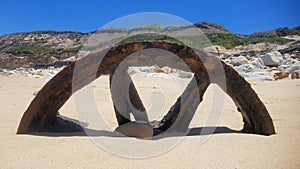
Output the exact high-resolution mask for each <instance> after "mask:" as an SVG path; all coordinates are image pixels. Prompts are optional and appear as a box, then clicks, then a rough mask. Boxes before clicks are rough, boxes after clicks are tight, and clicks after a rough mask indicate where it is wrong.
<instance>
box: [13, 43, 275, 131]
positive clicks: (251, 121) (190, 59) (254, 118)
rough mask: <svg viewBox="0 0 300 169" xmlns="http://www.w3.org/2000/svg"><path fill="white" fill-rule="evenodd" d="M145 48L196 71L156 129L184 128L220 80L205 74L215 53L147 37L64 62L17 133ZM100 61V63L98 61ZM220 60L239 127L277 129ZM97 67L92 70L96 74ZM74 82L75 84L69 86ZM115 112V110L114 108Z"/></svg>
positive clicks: (43, 123) (37, 125) (51, 117)
mask: <svg viewBox="0 0 300 169" xmlns="http://www.w3.org/2000/svg"><path fill="white" fill-rule="evenodd" d="M149 48H157V49H162V50H166V51H169V52H172V53H174V54H175V55H177V56H178V57H179V58H180V59H182V61H184V62H185V64H186V65H188V67H189V69H190V71H192V72H193V73H194V76H195V79H196V81H197V85H198V86H195V85H188V87H187V88H186V90H185V92H184V93H183V95H182V96H180V97H179V98H178V99H177V101H176V103H175V104H174V105H173V106H172V107H171V108H170V110H169V112H168V114H167V115H166V116H165V117H164V118H163V119H162V120H161V122H160V123H161V125H160V126H159V130H160V131H166V130H168V129H169V128H170V127H172V126H173V125H176V124H178V125H179V128H178V129H182V130H184V129H186V128H187V127H188V124H189V121H190V120H191V118H192V116H193V115H194V113H195V110H196V108H197V106H198V105H199V103H200V102H201V101H202V96H203V94H204V92H205V91H206V89H207V87H208V86H209V84H210V83H216V84H218V83H219V81H218V80H216V81H212V82H211V81H210V79H209V76H208V72H209V71H212V72H213V71H215V69H217V68H216V67H214V66H213V65H214V64H213V63H214V62H215V59H216V58H215V57H208V55H207V54H206V53H205V52H203V51H198V50H196V52H195V50H193V49H191V48H189V47H187V46H185V45H180V44H176V43H169V42H165V41H151V42H131V43H124V44H119V45H117V46H115V47H112V48H110V49H105V50H102V51H100V52H95V53H91V54H89V55H87V56H85V57H83V58H81V59H79V60H77V61H76V62H73V63H72V64H70V65H69V66H67V67H65V68H64V69H63V70H62V71H61V72H59V73H58V74H57V75H56V76H54V77H53V78H52V79H51V80H50V81H48V83H46V84H45V85H44V87H43V88H42V89H41V90H40V92H39V93H38V94H37V95H36V97H35V98H34V99H33V101H32V102H31V103H30V105H29V107H28V108H27V110H26V111H25V112H24V115H23V117H22V119H21V121H20V124H19V127H18V130H17V133H18V134H21V133H30V132H33V131H40V130H42V129H45V128H47V126H49V125H51V124H52V123H53V121H55V120H56V118H57V115H58V110H59V109H60V108H61V107H62V106H63V105H64V104H65V102H66V101H67V100H68V99H69V98H70V97H71V95H72V94H73V92H75V91H77V90H79V89H81V88H82V87H84V86H85V85H87V84H89V83H90V82H92V81H93V80H95V78H98V77H99V76H101V75H105V74H106V75H107V74H109V75H112V74H113V72H114V71H115V69H116V68H117V67H118V65H119V64H120V63H121V62H122V61H123V60H124V59H125V58H126V57H127V56H129V55H130V54H132V53H134V52H137V51H141V50H143V49H149ZM199 57H200V59H199ZM99 58H101V59H99ZM161 59H165V58H162V57H161V56H157V57H153V58H151V60H152V62H151V61H149V62H148V64H149V65H151V64H156V63H158V62H159V61H161ZM100 61H101V64H100V65H99V63H100ZM79 62H81V63H82V64H81V65H84V66H82V67H81V68H80V71H79V72H77V73H76V74H73V73H74V69H75V66H76V63H79ZM164 62H165V61H164ZM132 63H134V64H136V65H139V63H144V62H139V60H132ZM166 64H167V63H166ZM180 64H181V63H178V65H172V66H174V68H177V67H178V68H181V67H182V65H180ZM221 64H222V68H223V69H224V73H225V76H226V85H227V88H226V89H224V88H223V90H225V92H226V93H227V94H228V95H229V96H230V97H231V98H232V99H233V101H234V102H235V104H236V106H237V108H238V111H240V112H241V114H242V116H243V121H244V129H243V131H244V132H251V133H256V134H263V135H271V134H275V129H274V125H273V121H272V119H271V117H270V115H269V113H268V111H267V109H266V107H265V106H264V104H263V103H262V102H261V100H260V99H259V97H258V96H257V94H256V93H255V91H254V90H253V89H252V88H251V86H250V84H249V83H248V82H247V81H245V80H244V78H243V77H241V76H240V75H239V74H238V73H237V72H236V71H235V70H234V69H233V68H232V67H230V66H228V65H226V64H225V63H224V62H222V61H221ZM95 70H96V75H95V74H94V73H95V72H94V71H95ZM73 83H75V84H76V85H75V86H74V85H73V86H72V84H73ZM129 83H132V82H129ZM132 84H133V83H132ZM218 85H220V84H218ZM129 90H131V92H130V93H132V100H131V101H133V102H134V103H133V104H134V105H135V106H137V108H139V109H140V110H141V111H145V110H144V107H143V105H142V103H141V101H140V100H139V96H138V94H137V92H136V89H135V87H134V85H131V87H130V89H129ZM195 92H199V96H200V98H198V99H197V98H195ZM183 96H184V97H183ZM113 102H114V99H113ZM182 107H183V108H182ZM186 113H187V114H186ZM116 115H118V112H117V111H116ZM123 120H124V119H123ZM182 121H183V123H182ZM118 123H119V124H122V123H126V120H125V121H122V117H121V120H120V119H118ZM181 124H183V125H181Z"/></svg>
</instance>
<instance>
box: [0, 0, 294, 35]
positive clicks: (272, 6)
mask: <svg viewBox="0 0 300 169" xmlns="http://www.w3.org/2000/svg"><path fill="white" fill-rule="evenodd" d="M0 7H1V15H0V22H1V26H0V35H4V34H8V33H14V32H28V31H34V30H57V31H64V30H72V31H80V32H90V31H93V30H97V29H99V28H101V27H103V26H104V25H106V24H107V23H110V22H112V21H113V20H115V19H118V18H120V17H124V16H126V15H130V14H134V13H141V12H162V13H168V14H172V15H176V16H178V17H181V18H183V19H185V20H187V21H189V22H191V23H195V22H199V21H208V22H213V23H219V24H223V25H224V26H225V27H226V28H227V29H229V30H231V31H232V32H235V33H240V34H250V33H253V32H257V31H264V30H270V29H275V28H278V27H295V26H299V25H300V10H299V7H300V1H299V0H251V1H250V0H249V1H246V0H209V1H201V0H184V1H178V0H140V1H136V0H120V1H119V0H110V1H100V0H98V1H96V0H95V1H88V0H85V1H83V0H82V1H75V0H66V1H63V0H51V1H41V0H18V1H16V0H1V1H0ZM151 22H153V23H156V22H159V18H157V19H153V21H151Z"/></svg>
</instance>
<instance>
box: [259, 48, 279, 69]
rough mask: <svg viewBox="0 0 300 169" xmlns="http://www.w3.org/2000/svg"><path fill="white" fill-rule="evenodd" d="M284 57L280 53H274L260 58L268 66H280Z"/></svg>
mask: <svg viewBox="0 0 300 169" xmlns="http://www.w3.org/2000/svg"><path fill="white" fill-rule="evenodd" d="M282 57H283V56H282V55H281V53H280V52H278V51H274V52H269V53H267V54H264V55H261V56H260V57H259V58H261V59H262V61H263V62H264V64H265V65H266V66H279V65H280V64H281V63H282Z"/></svg>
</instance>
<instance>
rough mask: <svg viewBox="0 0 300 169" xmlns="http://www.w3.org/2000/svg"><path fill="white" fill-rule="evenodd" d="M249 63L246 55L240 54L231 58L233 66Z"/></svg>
mask: <svg viewBox="0 0 300 169" xmlns="http://www.w3.org/2000/svg"><path fill="white" fill-rule="evenodd" d="M248 63H249V61H248V59H247V58H246V57H245V56H238V57H235V58H233V59H232V60H231V64H232V65H233V66H240V65H243V64H248Z"/></svg>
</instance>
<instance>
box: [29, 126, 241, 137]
mask: <svg viewBox="0 0 300 169" xmlns="http://www.w3.org/2000/svg"><path fill="white" fill-rule="evenodd" d="M230 133H243V132H241V131H237V130H232V129H230V128H228V127H196V128H190V129H189V131H187V132H165V133H162V134H160V135H158V136H159V137H154V138H153V140H155V139H161V138H166V137H182V136H199V135H200V134H201V135H214V134H230ZM243 134H247V133H243ZM30 135H35V136H46V137H72V136H85V137H87V136H92V137H124V138H125V137H127V136H124V135H122V134H120V133H118V132H114V131H107V130H92V129H85V131H81V132H33V133H30Z"/></svg>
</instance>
